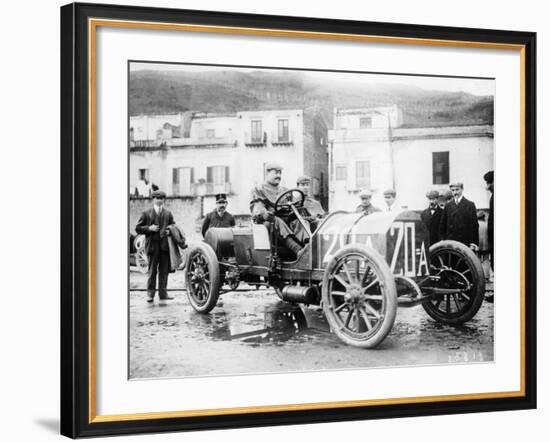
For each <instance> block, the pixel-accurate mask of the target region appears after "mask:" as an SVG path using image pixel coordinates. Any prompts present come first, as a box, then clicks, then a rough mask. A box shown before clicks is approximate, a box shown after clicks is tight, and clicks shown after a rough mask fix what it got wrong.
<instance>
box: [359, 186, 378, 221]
mask: <svg viewBox="0 0 550 442" xmlns="http://www.w3.org/2000/svg"><path fill="white" fill-rule="evenodd" d="M359 198H361V204H359V205H358V206H357V208H356V209H355V211H356V212H357V213H359V212H363V213H364V214H365V215H370V214H371V213H375V212H381V210H380V209H379V208H378V207H375V206H373V205H372V203H371V198H372V192H371V191H370V190H369V189H363V190H362V191H361V192H360V193H359Z"/></svg>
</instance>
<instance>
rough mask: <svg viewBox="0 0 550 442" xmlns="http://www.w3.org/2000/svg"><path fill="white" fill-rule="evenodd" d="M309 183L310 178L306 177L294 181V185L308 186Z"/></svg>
mask: <svg viewBox="0 0 550 442" xmlns="http://www.w3.org/2000/svg"><path fill="white" fill-rule="evenodd" d="M309 183H311V178H310V177H309V176H307V175H302V176H301V177H299V178H298V179H297V180H296V185H298V184H309Z"/></svg>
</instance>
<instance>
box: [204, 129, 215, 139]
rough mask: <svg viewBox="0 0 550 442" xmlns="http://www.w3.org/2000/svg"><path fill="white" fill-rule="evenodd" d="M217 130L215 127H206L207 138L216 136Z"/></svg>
mask: <svg viewBox="0 0 550 442" xmlns="http://www.w3.org/2000/svg"><path fill="white" fill-rule="evenodd" d="M215 136H216V131H215V130H214V129H206V138H214V137H215Z"/></svg>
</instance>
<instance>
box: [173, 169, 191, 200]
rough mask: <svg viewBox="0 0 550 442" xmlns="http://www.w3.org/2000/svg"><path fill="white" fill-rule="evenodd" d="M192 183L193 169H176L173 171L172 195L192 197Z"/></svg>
mask: <svg viewBox="0 0 550 442" xmlns="http://www.w3.org/2000/svg"><path fill="white" fill-rule="evenodd" d="M192 183H193V168H192V167H174V168H173V169H172V193H173V194H174V195H191V194H192V189H191V187H192Z"/></svg>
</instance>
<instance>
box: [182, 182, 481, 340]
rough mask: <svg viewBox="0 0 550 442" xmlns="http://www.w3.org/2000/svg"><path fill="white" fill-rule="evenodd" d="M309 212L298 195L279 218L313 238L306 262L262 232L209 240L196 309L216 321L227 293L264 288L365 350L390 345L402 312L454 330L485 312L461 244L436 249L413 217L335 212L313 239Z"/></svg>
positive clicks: (224, 232) (471, 257)
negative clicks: (308, 309)
mask: <svg viewBox="0 0 550 442" xmlns="http://www.w3.org/2000/svg"><path fill="white" fill-rule="evenodd" d="M303 203H304V195H303V193H302V192H300V191H299V190H297V189H292V190H289V191H287V192H285V193H284V194H282V195H281V196H280V197H279V199H278V200H277V202H276V204H275V208H274V209H275V216H279V217H281V218H283V219H284V220H286V221H287V222H288V223H291V222H299V223H300V224H301V227H302V228H304V229H305V230H306V232H307V235H308V236H309V241H307V243H306V244H305V247H304V250H303V252H301V253H300V254H299V257H297V256H296V255H294V254H292V253H289V250H285V249H284V248H283V247H281V246H280V244H278V242H279V241H278V240H277V235H276V234H275V233H274V229H270V228H269V226H266V225H265V224H252V225H251V226H250V227H235V228H211V229H210V230H208V232H207V234H206V238H205V241H204V242H202V243H199V244H196V245H194V246H192V247H190V250H189V252H188V260H187V267H186V280H187V294H188V297H189V301H190V303H191V305H192V307H193V308H194V309H195V310H196V311H197V312H199V313H208V312H210V311H211V310H212V309H213V308H214V307H215V306H216V303H217V301H218V297H219V295H220V289H221V287H222V286H223V285H224V284H227V285H229V286H230V287H232V288H235V287H236V286H238V284H239V282H241V281H242V282H246V283H247V284H251V285H258V284H265V285H269V286H271V287H273V289H274V290H275V292H276V293H277V295H278V296H279V297H280V298H281V299H282V300H284V301H288V302H291V303H302V304H306V305H322V308H323V312H324V314H325V316H326V318H327V321H328V323H329V325H330V328H331V330H332V332H333V333H335V334H336V335H337V336H338V337H339V338H340V339H341V340H342V341H344V342H345V343H347V344H350V345H353V346H357V347H364V348H372V347H375V346H377V345H378V344H380V343H381V342H382V341H383V340H384V338H385V337H386V336H387V335H388V333H389V332H390V331H391V329H392V326H393V323H394V320H395V315H396V311H397V307H398V306H401V307H411V306H416V305H418V304H421V305H422V307H423V308H424V310H425V311H426V312H427V313H428V315H430V316H431V317H432V318H433V319H435V320H436V321H439V322H441V323H444V324H450V325H460V324H462V323H464V322H466V321H469V320H470V319H472V318H473V317H474V315H475V314H476V313H477V312H478V310H479V308H480V307H481V304H482V302H483V299H484V292H485V277H484V274H483V269H482V266H481V263H480V261H479V259H478V257H477V256H476V255H475V253H474V252H473V251H472V250H471V249H470V248H468V247H467V246H465V245H463V244H461V243H459V242H456V241H440V242H438V243H436V244H434V245H432V246H431V247H430V246H429V244H430V239H429V233H428V230H427V229H426V227H425V225H424V224H423V222H422V221H421V219H420V216H419V215H418V214H417V213H416V212H414V211H407V210H405V211H402V212H399V213H397V212H378V213H374V214H371V215H367V216H365V215H364V214H362V213H348V212H343V211H337V212H333V213H331V214H330V215H328V216H327V217H326V218H324V219H322V220H320V221H319V225H318V226H314V227H315V229H314V230H313V232H311V230H310V226H311V225H310V223H309V222H308V221H307V219H308V216H309V214H308V212H307V209H306V208H305V207H304V205H303Z"/></svg>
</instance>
